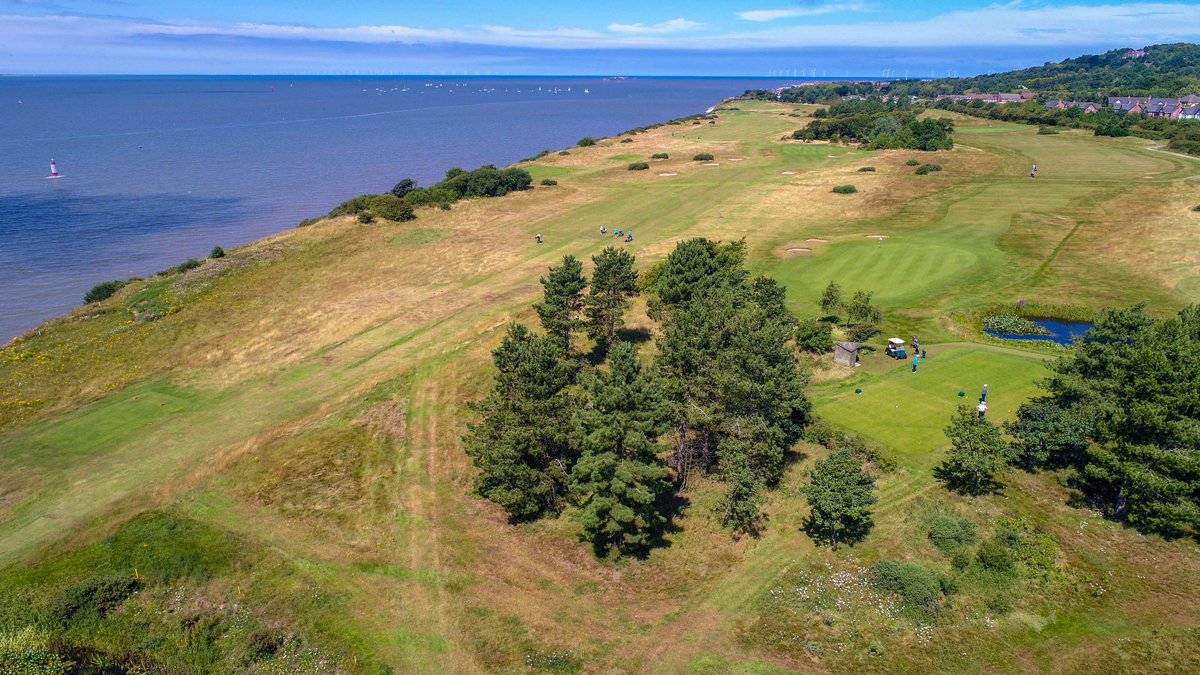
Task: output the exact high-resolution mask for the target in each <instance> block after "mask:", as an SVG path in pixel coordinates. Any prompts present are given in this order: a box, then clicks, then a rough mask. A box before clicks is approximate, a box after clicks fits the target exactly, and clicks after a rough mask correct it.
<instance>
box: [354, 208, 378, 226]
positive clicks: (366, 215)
mask: <svg viewBox="0 0 1200 675" xmlns="http://www.w3.org/2000/svg"><path fill="white" fill-rule="evenodd" d="M358 222H360V223H362V224H363V225H369V224H371V223H373V222H375V216H373V215H371V212H370V211H363V212H362V213H360V214H358Z"/></svg>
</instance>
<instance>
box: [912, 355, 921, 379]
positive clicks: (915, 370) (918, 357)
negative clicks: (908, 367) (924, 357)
mask: <svg viewBox="0 0 1200 675" xmlns="http://www.w3.org/2000/svg"><path fill="white" fill-rule="evenodd" d="M920 362H921V357H920V356H914V357H913V369H912V371H913V374H914V375H916V374H917V364H918V363H920Z"/></svg>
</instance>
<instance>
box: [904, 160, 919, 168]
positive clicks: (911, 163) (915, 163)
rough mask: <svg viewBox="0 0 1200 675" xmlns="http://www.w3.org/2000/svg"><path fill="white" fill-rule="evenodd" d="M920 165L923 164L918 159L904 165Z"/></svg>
mask: <svg viewBox="0 0 1200 675" xmlns="http://www.w3.org/2000/svg"><path fill="white" fill-rule="evenodd" d="M920 164H921V161H920V160H917V159H910V160H908V161H907V162H905V163H904V165H905V166H918V165H920Z"/></svg>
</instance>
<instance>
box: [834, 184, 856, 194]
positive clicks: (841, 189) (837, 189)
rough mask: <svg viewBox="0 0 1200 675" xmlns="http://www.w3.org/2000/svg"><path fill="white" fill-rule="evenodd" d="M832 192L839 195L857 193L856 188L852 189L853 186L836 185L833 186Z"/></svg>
mask: <svg viewBox="0 0 1200 675" xmlns="http://www.w3.org/2000/svg"><path fill="white" fill-rule="evenodd" d="M833 192H834V193H835V194H839V195H852V194H854V193H855V192H858V188H856V187H854V186H853V185H837V186H834V188H833Z"/></svg>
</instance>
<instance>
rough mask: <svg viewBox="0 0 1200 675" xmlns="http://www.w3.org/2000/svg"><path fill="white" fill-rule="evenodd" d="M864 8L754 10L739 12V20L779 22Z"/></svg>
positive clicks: (834, 6) (843, 6)
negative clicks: (780, 20)
mask: <svg viewBox="0 0 1200 675" xmlns="http://www.w3.org/2000/svg"><path fill="white" fill-rule="evenodd" d="M862 9H863V6H862V5H858V4H854V5H816V6H814V7H786V8H783V9H752V10H749V11H745V12H739V13H738V18H739V19H742V20H743V21H777V20H779V19H794V18H797V17H803V16H820V15H822V14H835V13H838V12H858V11H862Z"/></svg>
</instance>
